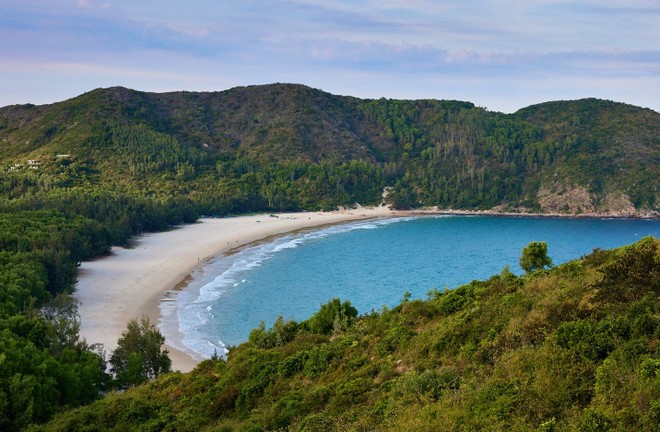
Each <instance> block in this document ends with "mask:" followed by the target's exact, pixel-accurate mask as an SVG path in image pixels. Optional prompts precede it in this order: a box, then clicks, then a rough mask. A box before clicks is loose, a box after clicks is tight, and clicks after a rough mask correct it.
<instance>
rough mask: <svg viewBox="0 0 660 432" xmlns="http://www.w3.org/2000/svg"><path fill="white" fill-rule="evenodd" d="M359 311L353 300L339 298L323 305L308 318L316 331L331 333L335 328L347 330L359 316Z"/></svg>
mask: <svg viewBox="0 0 660 432" xmlns="http://www.w3.org/2000/svg"><path fill="white" fill-rule="evenodd" d="M357 314H358V311H357V309H355V308H354V307H353V306H352V305H351V302H349V301H345V302H343V303H342V302H341V301H340V300H339V299H338V298H334V299H332V300H330V301H329V302H328V303H326V304H324V305H321V308H320V309H319V311H318V312H316V313H315V314H314V315H312V317H311V318H310V319H309V320H307V326H308V328H309V329H310V330H311V331H312V332H314V333H320V334H329V333H330V332H332V331H333V330H334V331H336V332H341V331H343V330H346V329H347V328H348V327H349V326H350V325H351V323H352V322H353V320H354V319H355V318H356V317H357Z"/></svg>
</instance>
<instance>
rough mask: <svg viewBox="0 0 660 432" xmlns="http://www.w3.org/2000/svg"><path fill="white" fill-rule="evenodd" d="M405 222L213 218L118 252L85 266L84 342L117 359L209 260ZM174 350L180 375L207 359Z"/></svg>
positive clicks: (364, 213)
mask: <svg viewBox="0 0 660 432" xmlns="http://www.w3.org/2000/svg"><path fill="white" fill-rule="evenodd" d="M402 215H405V213H404V212H397V211H393V210H390V209H389V208H386V207H382V206H381V207H375V208H357V209H347V210H339V211H334V212H303V213H278V214H258V215H249V216H236V217H227V218H218V219H208V218H205V219H200V221H199V222H197V223H194V224H190V225H184V226H180V227H175V228H174V229H172V230H169V231H165V232H160V233H149V234H145V235H142V236H139V237H138V238H136V239H135V241H134V243H133V246H132V247H131V248H130V249H125V248H120V247H113V248H112V254H111V255H110V256H108V257H101V258H98V259H95V260H92V261H86V262H83V263H82V264H81V266H80V268H79V272H78V283H77V284H76V291H75V292H74V294H73V298H74V299H75V300H76V302H77V303H78V313H79V315H80V323H81V324H80V337H81V338H85V339H86V340H87V342H88V343H101V344H103V346H104V349H105V351H106V354H107V355H108V356H109V355H110V353H111V352H112V351H113V350H114V349H115V348H116V346H117V340H118V339H119V337H120V336H121V333H122V332H123V331H124V330H125V329H126V324H127V323H128V321H129V320H131V319H136V318H139V317H140V316H141V315H146V316H147V317H148V318H149V319H150V320H151V322H152V323H153V324H154V325H156V326H158V325H159V324H160V321H161V310H160V304H161V301H162V300H163V299H164V297H165V296H166V294H167V293H168V292H170V291H172V290H174V289H175V287H177V286H180V285H181V283H182V282H183V281H184V280H185V279H186V278H187V277H188V275H190V273H192V272H193V271H194V270H195V269H197V268H199V267H201V266H202V265H204V264H205V263H206V262H207V261H208V260H209V259H212V258H215V257H218V256H221V255H223V254H227V253H231V252H232V251H233V250H235V249H237V248H243V247H245V246H247V245H249V244H252V243H255V242H258V241H264V240H266V239H268V238H270V237H273V236H278V235H282V234H285V233H290V232H294V231H298V230H302V229H308V228H317V227H322V226H327V225H335V224H340V223H344V222H352V221H361V220H368V219H376V218H388V217H396V216H402ZM173 344H175V343H174V342H172V343H168V342H167V341H166V343H165V348H167V350H168V351H169V354H170V358H171V359H172V370H180V371H182V372H187V371H190V370H192V369H193V368H194V367H195V366H196V365H197V364H198V363H199V361H200V359H199V358H193V356H192V355H191V354H190V353H188V352H184V351H182V350H180V349H178V348H176V347H175V346H172V345H173Z"/></svg>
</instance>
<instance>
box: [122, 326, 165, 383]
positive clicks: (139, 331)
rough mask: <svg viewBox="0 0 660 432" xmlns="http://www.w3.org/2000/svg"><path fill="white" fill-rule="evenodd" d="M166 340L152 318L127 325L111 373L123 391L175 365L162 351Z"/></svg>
mask: <svg viewBox="0 0 660 432" xmlns="http://www.w3.org/2000/svg"><path fill="white" fill-rule="evenodd" d="M163 343H165V338H164V337H163V335H162V334H161V333H160V331H158V329H156V327H155V326H154V325H153V324H151V322H150V321H149V318H147V317H145V316H142V317H141V318H140V319H139V320H131V321H129V322H128V325H127V328H126V330H125V331H124V332H123V333H122V334H121V337H120V338H119V340H118V341H117V349H116V350H114V351H113V353H112V356H111V357H110V365H111V368H110V369H111V371H112V373H113V374H114V375H115V379H116V380H117V385H118V386H119V387H120V388H127V387H131V386H134V385H137V384H140V383H143V382H145V381H147V380H149V379H153V378H155V377H157V376H158V375H160V374H161V373H164V372H169V371H170V367H171V365H172V361H171V360H170V358H169V356H168V354H169V352H168V351H167V350H161V346H162V345H163Z"/></svg>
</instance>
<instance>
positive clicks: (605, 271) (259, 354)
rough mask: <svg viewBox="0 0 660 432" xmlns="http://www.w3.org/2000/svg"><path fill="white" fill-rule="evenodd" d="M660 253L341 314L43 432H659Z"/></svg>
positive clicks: (335, 306)
mask: <svg viewBox="0 0 660 432" xmlns="http://www.w3.org/2000/svg"><path fill="white" fill-rule="evenodd" d="M659 342H660V242H659V241H658V240H657V239H653V238H650V237H647V238H645V239H643V240H641V241H639V242H638V243H636V244H634V245H630V246H627V247H623V248H620V249H617V250H613V251H602V250H595V251H594V252H593V253H591V254H590V255H588V256H586V257H584V258H582V259H580V260H576V261H573V262H569V263H566V264H563V265H561V266H559V267H557V268H554V269H552V270H548V271H545V270H540V271H536V272H535V273H531V274H527V275H525V276H523V277H516V276H515V275H513V274H511V273H510V272H509V271H508V268H505V269H504V270H503V271H502V273H501V274H500V275H495V276H493V277H491V278H490V279H488V280H486V281H474V282H472V283H470V284H468V285H465V286H462V287H459V288H456V289H454V290H451V291H445V292H438V291H432V292H430V293H429V298H428V300H426V301H421V300H415V301H407V300H406V299H405V298H404V300H403V302H402V303H401V304H400V305H399V306H397V307H395V308H394V309H391V310H387V309H384V310H382V311H380V312H378V313H376V312H372V313H370V314H367V315H364V316H361V317H356V312H355V310H354V309H352V307H351V306H350V304H349V303H343V304H342V303H340V302H339V300H335V301H333V302H330V303H328V304H326V305H324V306H322V307H321V309H320V310H319V312H317V313H316V314H315V315H314V316H312V317H311V318H310V319H309V320H307V321H305V322H302V323H295V322H286V321H284V320H278V321H277V322H275V324H274V325H273V327H272V328H271V329H265V328H263V327H262V328H259V329H255V330H254V331H253V332H252V333H251V335H250V340H249V342H246V343H244V344H241V345H240V346H238V347H235V348H233V349H232V350H231V351H230V354H229V358H228V360H227V361H226V362H225V361H222V360H207V361H205V362H203V363H202V364H200V365H199V366H198V367H197V369H196V370H194V371H193V372H192V373H190V374H180V373H173V374H167V375H164V376H161V377H159V378H157V379H156V380H155V381H153V382H150V383H148V384H146V385H143V386H140V387H137V388H134V389H131V390H128V391H126V392H125V393H121V394H118V393H112V394H109V395H107V396H106V397H105V398H104V399H102V400H100V401H97V402H94V403H93V404H91V405H89V406H86V407H82V408H78V409H76V410H73V411H69V412H66V413H64V414H62V415H60V416H58V417H56V418H55V420H54V421H53V422H51V423H50V424H47V425H45V426H41V427H35V428H34V429H33V430H43V431H60V430H61V431H64V430H97V431H105V430H108V431H126V430H154V431H156V430H206V431H231V430H236V431H238V430H241V431H242V430H250V431H265V430H291V431H321V430H322V431H349V430H382V431H413V430H414V431H438V430H442V431H452V430H456V431H459V430H486V431H500V430H513V431H523V430H541V431H551V430H552V431H607V430H639V431H653V430H657V425H658V424H660V405H659V401H660V343H659Z"/></svg>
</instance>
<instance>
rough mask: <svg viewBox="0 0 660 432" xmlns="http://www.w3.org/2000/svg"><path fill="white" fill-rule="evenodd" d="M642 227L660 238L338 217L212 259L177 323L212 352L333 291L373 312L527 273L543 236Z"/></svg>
mask: <svg viewBox="0 0 660 432" xmlns="http://www.w3.org/2000/svg"><path fill="white" fill-rule="evenodd" d="M646 235H653V236H655V237H660V221H648V220H601V219H552V218H505V217H481V216H480V217H469V216H440V217H416V218H401V219H386V220H378V221H368V222H360V223H352V224H347V225H339V226H333V227H330V228H325V229H322V230H317V231H309V232H302V233H297V234H294V235H289V236H286V237H282V238H279V239H277V240H275V241H273V242H269V243H264V244H259V245H256V246H252V247H249V248H247V249H244V250H242V251H241V252H239V253H237V254H234V255H231V256H229V257H224V258H221V259H216V260H214V261H212V262H210V263H209V264H208V265H206V266H205V267H204V268H203V269H200V270H199V271H197V272H195V273H194V274H193V280H192V282H191V283H190V284H189V286H188V287H187V288H186V289H185V290H184V291H182V292H181V293H180V294H179V295H178V296H177V298H176V307H177V314H176V317H177V318H176V323H177V325H178V326H179V329H178V330H179V331H180V332H181V333H183V334H184V335H185V337H184V339H183V343H184V345H185V347H183V348H186V349H188V350H192V351H194V352H197V353H199V354H201V355H202V356H203V357H209V356H211V355H213V353H214V352H217V353H219V354H221V353H223V352H224V349H225V346H226V345H237V344H239V343H241V342H244V341H245V340H247V337H248V335H249V333H250V330H251V329H253V328H255V327H257V326H258V325H259V323H260V322H261V321H262V320H263V321H265V323H266V325H267V326H270V325H272V323H273V322H274V321H275V319H276V318H277V317H278V316H280V315H281V316H283V317H284V318H287V319H294V320H296V321H300V320H304V319H307V318H308V317H309V316H310V315H312V314H313V313H314V312H316V311H317V310H318V308H319V305H321V304H322V303H325V302H327V301H329V300H330V299H332V298H334V297H339V298H341V299H342V300H350V302H351V303H352V304H353V305H354V306H355V307H357V309H358V311H359V312H360V313H368V312H370V311H371V310H379V309H381V308H382V307H383V306H388V307H391V306H394V305H396V304H398V303H399V302H400V300H401V298H402V297H403V295H404V293H405V292H406V291H408V292H410V293H411V294H412V298H426V295H427V293H428V291H429V290H432V289H433V288H438V289H440V290H442V289H443V288H454V287H457V286H459V285H461V284H464V283H468V282H470V281H472V280H474V279H486V278H488V277H490V276H492V275H493V274H496V273H499V272H500V271H501V270H502V268H503V267H504V266H506V265H508V266H510V269H511V271H513V272H514V273H517V274H522V273H523V272H522V270H521V269H520V267H519V266H518V258H519V257H520V252H521V250H522V248H523V247H525V246H526V245H527V244H528V243H529V242H530V241H546V242H547V243H548V255H549V256H550V257H551V258H552V259H553V260H554V263H555V264H560V263H563V262H566V261H568V260H571V259H574V258H579V257H580V256H582V255H585V254H587V253H589V252H591V251H592V250H593V249H594V248H596V247H599V248H602V249H608V248H613V247H617V246H622V245H625V244H629V243H632V242H635V241H637V240H639V239H640V238H642V237H644V236H646ZM165 336H166V337H168V334H167V331H165ZM168 340H171V339H168Z"/></svg>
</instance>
